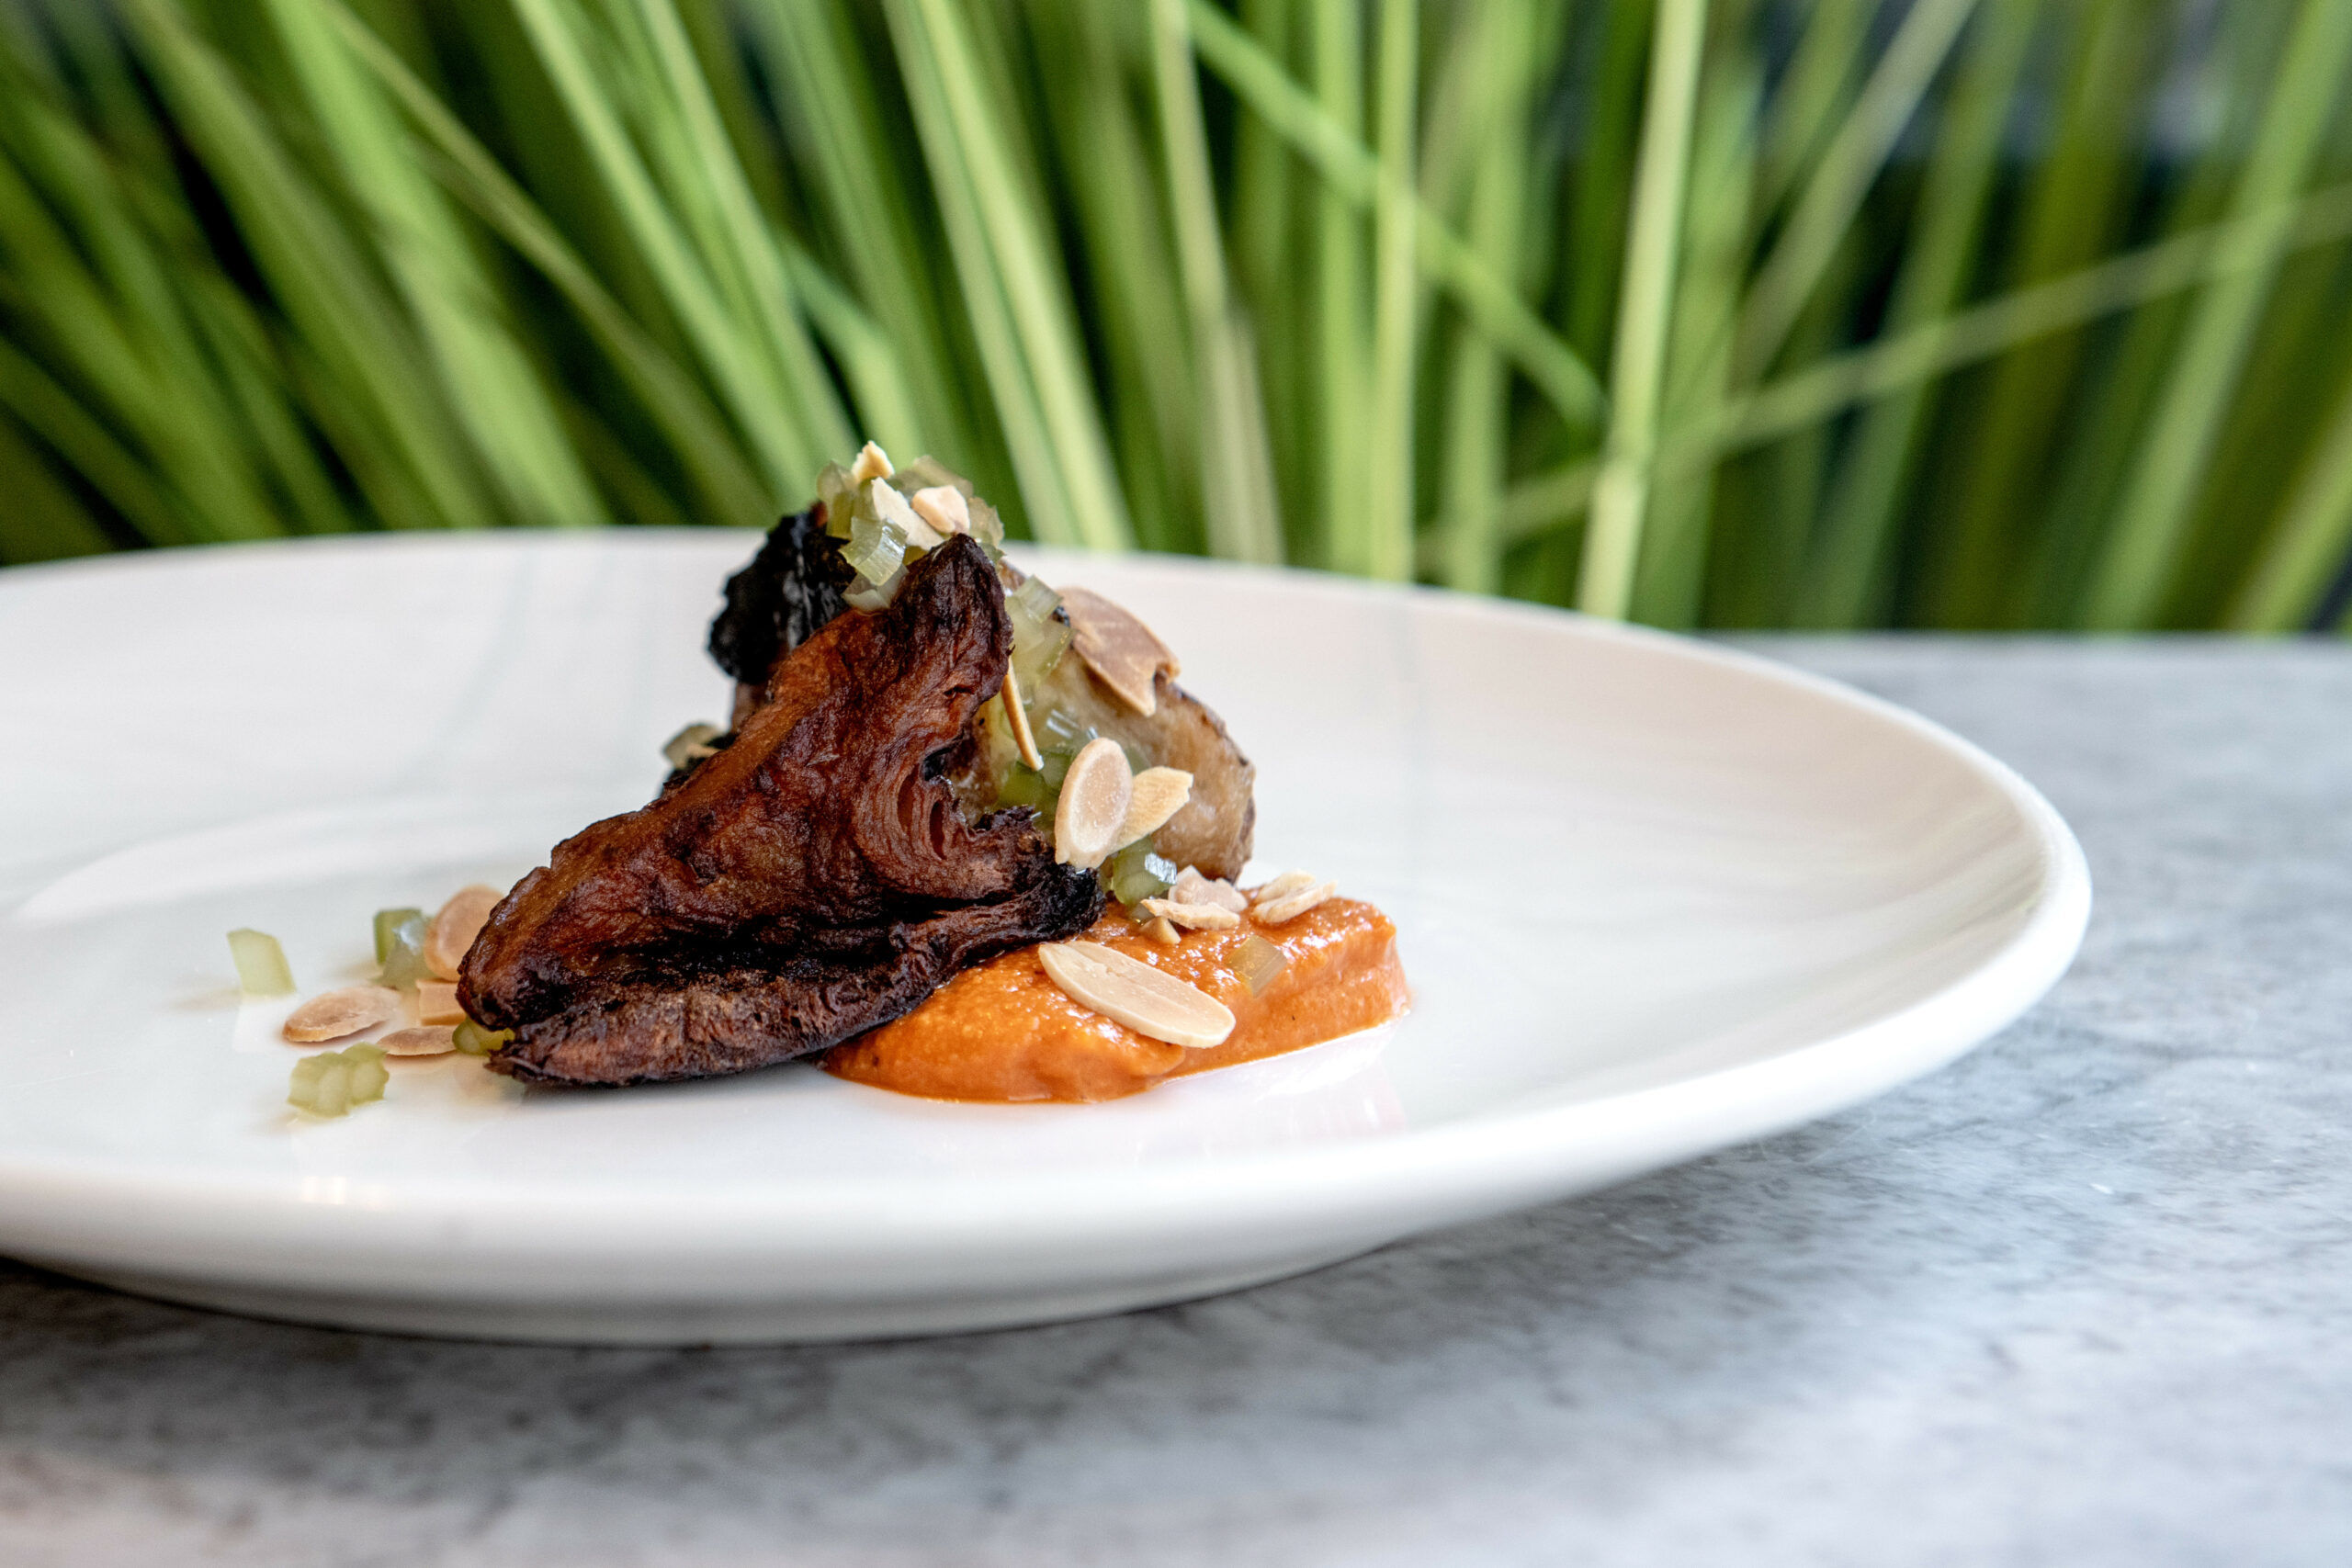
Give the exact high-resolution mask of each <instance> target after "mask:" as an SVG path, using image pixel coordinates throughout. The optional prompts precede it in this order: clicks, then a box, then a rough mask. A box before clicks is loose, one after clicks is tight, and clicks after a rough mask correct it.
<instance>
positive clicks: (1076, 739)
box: [1029, 702, 1095, 757]
mask: <svg viewBox="0 0 2352 1568" xmlns="http://www.w3.org/2000/svg"><path fill="white" fill-rule="evenodd" d="M1029 726H1030V729H1031V730H1032V732H1033V733H1035V736H1036V737H1037V745H1038V747H1039V748H1040V749H1041V750H1047V751H1060V752H1064V753H1066V754H1067V755H1069V756H1072V757H1075V756H1077V755H1078V753H1079V751H1080V750H1081V749H1082V748H1084V746H1085V745H1086V743H1087V742H1088V741H1090V740H1091V739H1094V738H1095V730H1094V727H1093V726H1092V725H1091V724H1080V723H1079V722H1078V720H1076V719H1074V718H1072V717H1070V716H1069V714H1067V713H1064V712H1063V711H1062V710H1061V709H1060V708H1058V707H1056V706H1055V705H1053V704H1051V703H1039V702H1033V703H1031V704H1030V705H1029Z"/></svg>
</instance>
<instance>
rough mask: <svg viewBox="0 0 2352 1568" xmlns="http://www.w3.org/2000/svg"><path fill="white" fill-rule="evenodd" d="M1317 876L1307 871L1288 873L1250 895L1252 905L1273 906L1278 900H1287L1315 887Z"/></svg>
mask: <svg viewBox="0 0 2352 1568" xmlns="http://www.w3.org/2000/svg"><path fill="white" fill-rule="evenodd" d="M1315 883H1316V877H1315V874H1314V873H1312V872H1306V871H1286V872H1283V874H1281V875H1280V876H1277V877H1275V878H1274V879H1273V880H1272V882H1269V883H1265V884H1263V885H1261V886H1260V887H1259V888H1258V890H1257V891H1256V892H1254V893H1252V894H1250V903H1252V904H1271V903H1272V902H1273V901H1274V900H1275V899H1277V898H1287V897H1290V896H1291V895H1292V894H1294V893H1298V892H1302V891H1304V890H1305V889H1306V888H1309V887H1312V886H1315Z"/></svg>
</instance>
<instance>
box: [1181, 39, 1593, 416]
mask: <svg viewBox="0 0 2352 1568" xmlns="http://www.w3.org/2000/svg"><path fill="white" fill-rule="evenodd" d="M1186 9H1187V12H1188V13H1189V16H1190V18H1191V21H1192V25H1193V47H1194V49H1195V50H1196V51H1198V53H1199V55H1200V57H1201V60H1202V62H1203V63H1204V64H1206V65H1207V66H1208V67H1209V68H1210V69H1211V70H1212V71H1214V72H1216V74H1217V75H1218V77H1220V78H1221V79H1222V80H1223V81H1224V82H1225V84H1226V85H1227V86H1228V87H1231V88H1232V89H1233V91H1234V94H1235V96H1238V97H1239V98H1240V99H1242V101H1243V102H1245V103H1246V104H1247V105H1248V106H1249V107H1250V112H1252V113H1253V114H1257V115H1260V116H1261V117H1263V118H1264V119H1265V121H1266V123H1267V124H1268V125H1270V126H1272V128H1273V129H1274V130H1276V131H1277V132H1279V133H1280V134H1281V135H1282V137H1283V140H1284V141H1287V142H1289V143H1290V144H1291V145H1292V146H1293V147H1295V148H1296V149H1297V150H1298V152H1299V153H1300V154H1301V155H1302V156H1303V157H1305V158H1306V160H1307V162H1308V163H1310V164H1313V165H1314V166H1315V168H1316V169H1317V172H1318V173H1320V174H1321V175H1322V176H1323V178H1324V181H1325V183H1326V185H1327V186H1329V189H1330V190H1332V191H1333V192H1335V193H1336V194H1337V195H1339V196H1340V197H1344V198H1345V200H1346V202H1347V204H1348V205H1350V206H1351V207H1353V208H1355V209H1358V210H1359V211H1363V210H1369V209H1372V208H1373V207H1374V206H1376V205H1377V203H1378V201H1379V197H1380V191H1381V187H1382V186H1383V184H1384V183H1385V182H1388V181H1392V180H1393V181H1395V183H1396V185H1397V187H1398V188H1399V189H1400V190H1401V191H1402V193H1403V194H1402V196H1401V197H1400V199H1402V200H1405V201H1407V202H1409V203H1410V204H1411V206H1412V209H1413V212H1414V225H1415V229H1414V239H1415V246H1416V256H1417V260H1418V263H1419V265H1421V266H1423V267H1424V268H1426V269H1427V270H1428V272H1429V274H1430V277H1431V279H1432V280H1433V281H1435V282H1436V283H1437V284H1438V285H1439V286H1440V287H1441V288H1444V289H1445V290H1446V291H1447V293H1448V294H1449V295H1450V296H1451V297H1452V298H1453V300H1454V302H1455V303H1457V304H1459V305H1460V306H1461V307H1462V309H1463V311H1464V313H1465V314H1466V315H1468V316H1469V318H1470V319H1471V320H1472V321H1474V322H1476V325H1477V328H1478V330H1479V331H1480V332H1482V333H1486V334H1487V335H1488V336H1489V337H1490V338H1492V339H1493V340H1494V343H1495V344H1496V346H1497V347H1498V348H1499V349H1501V350H1502V352H1503V353H1504V354H1505V355H1508V356H1509V357H1510V359H1511V360H1512V362H1513V363H1514V364H1516V365H1517V366H1518V367H1520V369H1521V373H1523V374H1524V375H1525V376H1526V377H1527V378H1528V379H1529V380H1530V381H1532V382H1533V383H1534V384H1535V386H1536V387H1537V388H1538V389H1540V390H1541V391H1542V392H1543V393H1544V396H1545V398H1546V399H1547V400H1549V401H1550V402H1551V403H1552V405H1553V406H1554V408H1555V409H1556V410H1557V411H1558V412H1559V414H1560V417H1561V419H1562V420H1563V421H1564V422H1566V423H1567V424H1568V425H1569V426H1570V427H1571V428H1572V429H1577V430H1582V429H1588V428H1589V427H1590V426H1591V424H1592V423H1593V422H1594V421H1595V420H1596V419H1598V418H1599V417H1600V415H1601V414H1602V413H1603V412H1605V410H1606V408H1607V402H1608V400H1607V399H1606V397H1605V396H1604V395H1603V394H1602V392H1601V390H1600V381H1599V380H1598V379H1597V378H1595V377H1594V376H1593V373H1592V369H1591V367H1589V366H1588V365H1587V364H1586V363H1585V362H1584V359H1583V358H1582V356H1580V355H1577V352H1576V350H1575V349H1573V348H1571V347H1570V346H1569V345H1568V343H1567V340H1566V339H1565V338H1564V337H1562V336H1561V335H1560V334H1559V333H1557V332H1556V331H1555V330H1554V329H1553V328H1552V327H1551V326H1550V325H1549V324H1548V323H1547V322H1545V321H1544V320H1543V318H1541V317H1540V316H1538V315H1536V314H1535V312H1534V311H1533V310H1531V309H1529V307H1528V305H1527V303H1526V301H1525V300H1523V299H1521V298H1520V296H1519V294H1518V292H1517V291H1516V290H1514V289H1513V288H1511V287H1510V284H1509V283H1507V282H1506V281H1505V280H1504V279H1503V278H1502V277H1500V276H1497V274H1496V273H1495V271H1494V269H1493V268H1491V267H1489V266H1487V265H1486V264H1485V263H1484V262H1483V261H1481V260H1480V259H1479V257H1478V255H1477V253H1476V251H1474V250H1473V249H1472V248H1471V247H1470V245H1469V244H1468V243H1467V242H1465V241H1464V239H1463V238H1462V236H1461V235H1459V234H1457V233H1455V232H1454V231H1453V230H1452V229H1451V228H1449V227H1448V226H1447V225H1446V224H1445V223H1444V222H1443V221H1442V220H1440V219H1439V217H1438V215H1437V214H1435V213H1433V212H1431V211H1430V210H1429V209H1428V208H1427V207H1426V206H1424V205H1423V204H1422V202H1421V200H1420V197H1419V194H1418V193H1416V192H1414V191H1413V189H1412V187H1411V184H1410V182H1409V181H1406V180H1402V179H1398V178H1397V176H1396V175H1394V173H1393V172H1390V171H1387V170H1385V168H1384V166H1383V164H1381V161H1380V159H1379V157H1378V156H1377V155H1376V154H1375V153H1374V152H1373V151H1372V150H1371V149H1370V148H1368V147H1366V146H1365V145H1364V144H1363V140H1362V138H1361V137H1359V136H1358V135H1356V134H1355V133H1354V132H1352V131H1351V130H1349V129H1348V128H1347V127H1346V126H1345V125H1344V124H1343V123H1342V122H1341V121H1340V120H1339V119H1337V118H1334V117H1333V116H1332V115H1331V114H1329V112H1327V111H1326V109H1325V108H1324V107H1322V105H1320V104H1319V103H1318V102H1317V100H1316V98H1315V97H1313V96H1310V95H1308V94H1307V93H1306V92H1305V91H1304V90H1303V89H1301V88H1300V87H1299V85H1297V84H1296V83H1295V82H1293V81H1292V80H1291V79H1290V77H1289V76H1288V75H1287V74H1286V73H1284V72H1283V68H1282V66H1281V63H1280V62H1277V61H1275V60H1273V59H1272V58H1270V57H1269V56H1268V55H1267V54H1266V52H1265V51H1263V50H1261V49H1260V48H1259V47H1258V46H1257V44H1256V43H1255V41H1253V40H1252V39H1250V37H1249V35H1248V34H1246V33H1244V32H1242V31H1241V30H1240V28H1237V27H1235V26H1234V24H1233V22H1232V20H1231V18H1229V17H1227V16H1226V15H1225V14H1224V13H1223V12H1221V11H1219V10H1217V9H1216V7H1215V6H1211V5H1209V4H1207V0H1186Z"/></svg>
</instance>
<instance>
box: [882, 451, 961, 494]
mask: <svg viewBox="0 0 2352 1568" xmlns="http://www.w3.org/2000/svg"><path fill="white" fill-rule="evenodd" d="M939 485H951V486H953V487H954V488H956V490H959V491H963V492H964V499H965V500H966V501H967V502H969V501H970V500H971V499H972V481H971V480H969V479H966V478H965V477H964V476H963V475H961V474H959V473H957V472H956V470H955V469H953V468H949V467H948V466H947V465H946V464H944V463H943V462H941V461H940V460H939V459H938V458H936V457H933V456H932V455H931V454H930V453H928V452H926V453H924V454H923V455H922V457H917V458H916V459H915V460H914V461H913V462H911V463H907V464H903V465H901V466H900V467H899V468H897V469H896V470H894V471H893V472H892V473H891V475H890V488H891V489H893V490H895V491H898V492H899V494H900V495H905V496H911V495H913V494H914V492H915V491H919V490H931V489H933V488H935V487H937V486H939Z"/></svg>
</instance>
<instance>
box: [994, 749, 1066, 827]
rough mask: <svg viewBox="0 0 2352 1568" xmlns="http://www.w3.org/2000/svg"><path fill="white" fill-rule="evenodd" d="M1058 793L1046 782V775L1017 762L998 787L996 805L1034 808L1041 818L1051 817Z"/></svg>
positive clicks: (1007, 771)
mask: <svg viewBox="0 0 2352 1568" xmlns="http://www.w3.org/2000/svg"><path fill="white" fill-rule="evenodd" d="M1063 765H1064V766H1065V767H1067V766H1068V765H1069V764H1068V763H1064V764H1063ZM1056 793H1057V792H1056V791H1055V789H1054V787H1053V786H1052V785H1051V784H1047V783H1046V775H1045V774H1043V773H1039V772H1038V771H1037V770H1036V769H1035V768H1033V767H1030V766H1028V765H1027V764H1025V763H1022V762H1015V763H1013V764H1012V766H1011V767H1009V768H1007V769H1006V770H1005V771H1004V782H1003V783H1002V784H999V785H997V790H996V803H997V805H998V806H999V807H1006V806H1034V807H1036V808H1037V814H1038V815H1039V816H1041V817H1051V816H1052V815H1053V813H1054V796H1055V794H1056Z"/></svg>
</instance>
